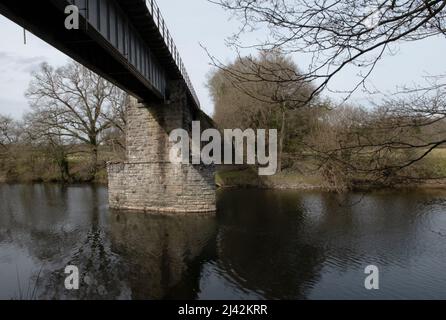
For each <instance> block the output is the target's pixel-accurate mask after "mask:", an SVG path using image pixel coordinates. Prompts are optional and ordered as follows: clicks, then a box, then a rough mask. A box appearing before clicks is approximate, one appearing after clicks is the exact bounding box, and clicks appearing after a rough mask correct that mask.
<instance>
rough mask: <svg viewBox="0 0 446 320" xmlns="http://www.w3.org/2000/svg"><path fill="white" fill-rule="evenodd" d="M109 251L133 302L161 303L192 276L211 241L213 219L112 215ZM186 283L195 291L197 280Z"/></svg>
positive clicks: (113, 212)
mask: <svg viewBox="0 0 446 320" xmlns="http://www.w3.org/2000/svg"><path fill="white" fill-rule="evenodd" d="M110 225H111V240H112V250H113V251H114V252H116V253H117V254H119V255H120V257H121V259H123V260H124V261H125V265H126V267H127V270H126V271H127V278H128V283H129V285H130V287H131V291H132V298H134V299H161V298H163V297H165V296H166V294H167V293H168V292H169V290H171V289H172V288H174V287H175V286H176V285H178V284H179V283H180V282H181V280H182V278H183V277H184V276H185V273H187V272H189V273H192V272H193V270H189V269H188V266H193V265H194V260H199V261H201V259H200V258H199V257H200V256H201V255H206V254H208V252H206V251H209V247H207V246H208V245H209V243H212V242H213V241H211V239H212V238H215V236H216V232H217V228H216V227H217V223H216V218H215V217H212V216H211V217H210V216H209V215H206V216H194V215H192V216H190V215H183V216H157V215H152V214H147V213H135V212H122V211H116V210H114V211H112V216H111V221H110ZM194 280H196V282H195V283H189V285H190V286H191V289H192V291H195V292H196V291H198V289H199V288H198V285H199V283H198V278H196V279H194Z"/></svg>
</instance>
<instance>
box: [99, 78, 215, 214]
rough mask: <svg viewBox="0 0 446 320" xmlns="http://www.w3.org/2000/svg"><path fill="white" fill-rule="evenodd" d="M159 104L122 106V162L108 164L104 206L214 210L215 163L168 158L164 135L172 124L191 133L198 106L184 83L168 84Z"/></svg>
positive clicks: (135, 103)
mask: <svg viewBox="0 0 446 320" xmlns="http://www.w3.org/2000/svg"><path fill="white" fill-rule="evenodd" d="M169 92H170V94H169V100H168V101H167V102H166V103H164V104H151V105H147V104H141V103H138V101H137V100H136V99H134V98H132V97H130V98H129V100H128V103H127V104H128V105H127V130H126V158H127V159H126V161H125V162H123V163H109V164H108V166H107V171H108V194H109V204H110V207H111V208H114V209H127V210H141V211H156V212H164V213H175V212H177V213H189V212H190V213H193V212H196V213H205V212H206V213H212V212H215V210H216V208H215V189H216V187H215V182H214V171H215V170H214V167H213V166H205V165H192V164H173V163H171V162H170V161H169V151H170V147H171V145H172V143H170V142H169V133H170V132H171V131H172V130H174V129H177V128H183V129H186V130H187V131H188V132H189V134H191V124H192V121H194V120H198V117H199V116H198V115H199V112H200V111H199V110H196V109H194V108H193V107H192V106H191V104H190V103H188V98H187V93H186V87H185V86H184V85H183V83H181V82H180V81H178V82H172V83H170V84H169Z"/></svg>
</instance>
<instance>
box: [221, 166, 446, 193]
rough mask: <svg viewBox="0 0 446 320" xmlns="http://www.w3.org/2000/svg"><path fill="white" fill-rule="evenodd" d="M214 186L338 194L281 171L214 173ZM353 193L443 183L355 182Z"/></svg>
mask: <svg viewBox="0 0 446 320" xmlns="http://www.w3.org/2000/svg"><path fill="white" fill-rule="evenodd" d="M215 183H216V185H217V186H218V187H219V188H257V189H279V190H280V189H290V190H315V191H339V189H337V188H336V187H334V186H332V185H330V184H329V183H328V182H327V181H324V179H323V178H322V177H321V176H319V175H318V174H317V173H313V174H311V173H303V172H298V171H296V170H283V171H282V172H280V173H277V174H276V175H274V176H259V175H258V174H257V171H256V169H254V168H249V167H248V168H246V167H245V168H238V169H223V170H219V171H217V173H216V177H215ZM350 188H351V189H352V190H356V191H372V190H376V189H445V190H446V179H444V178H443V179H412V180H407V181H404V182H394V183H389V182H387V183H383V182H372V181H366V180H360V179H356V180H355V181H354V183H353V185H352V186H351V187H350Z"/></svg>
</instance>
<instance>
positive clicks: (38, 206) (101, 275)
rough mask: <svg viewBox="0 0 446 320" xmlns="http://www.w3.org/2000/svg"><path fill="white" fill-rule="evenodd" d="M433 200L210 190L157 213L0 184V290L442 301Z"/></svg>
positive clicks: (53, 189)
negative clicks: (211, 194) (193, 211)
mask: <svg viewBox="0 0 446 320" xmlns="http://www.w3.org/2000/svg"><path fill="white" fill-rule="evenodd" d="M444 199H446V193H444V192H421V191H418V192H392V193H385V192H378V193H370V194H367V195H365V196H364V195H361V194H355V193H351V194H348V195H344V196H340V195H334V194H329V193H318V192H307V193H303V192H297V191H280V192H273V191H259V190H221V191H220V192H219V194H218V212H217V216H216V217H209V216H184V215H180V216H167V217H166V216H159V215H155V214H144V213H134V212H124V211H109V210H108V206H107V190H106V189H105V188H103V187H97V186H87V185H82V186H69V187H64V186H59V185H0V270H1V272H0V284H1V285H0V298H2V299H11V298H12V299H23V298H40V299H172V298H173V299H178V298H183V299H212V298H214V299H217V298H224V299H248V298H251V299H264V298H272V299H313V298H319V299H320V298H322V299H330V298H336V299H351V298H364V299H374V298H397V299H398V298H400V299H406V298H414V299H417V298H421V299H422V298H443V299H444V298H446V276H444V274H443V272H444V269H445V267H446V246H445V242H446V211H445V208H446V204H445V200H444ZM69 264H72V265H76V266H78V267H79V269H80V272H81V286H80V290H78V291H68V290H66V289H65V287H64V279H65V276H66V275H65V274H64V268H65V266H67V265H69ZM369 264H375V265H377V266H378V267H379V268H380V270H381V276H382V278H381V281H380V284H381V289H380V290H379V291H367V290H365V289H364V286H363V282H364V277H365V275H364V268H365V266H366V265H369Z"/></svg>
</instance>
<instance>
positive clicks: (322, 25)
mask: <svg viewBox="0 0 446 320" xmlns="http://www.w3.org/2000/svg"><path fill="white" fill-rule="evenodd" d="M209 1H210V2H213V3H217V4H219V5H221V6H222V7H224V8H225V9H227V10H229V11H230V12H231V13H232V14H233V15H235V16H236V17H237V18H239V19H240V21H241V28H240V30H239V32H238V33H236V34H235V35H234V36H233V38H232V39H230V43H231V44H232V45H233V46H234V47H235V48H236V49H237V50H241V49H244V48H251V49H252V48H256V49H261V50H277V49H280V50H282V52H284V53H285V54H288V53H298V54H300V55H302V56H305V57H306V58H307V59H308V61H311V62H310V64H309V65H308V68H307V69H306V70H305V71H304V72H303V73H297V74H295V75H294V77H293V78H294V79H293V80H294V81H297V82H300V83H302V82H305V81H307V82H313V81H316V82H317V83H318V85H317V86H316V87H315V90H314V91H313V93H312V95H311V97H310V98H312V97H313V96H314V95H317V94H319V93H320V92H322V91H323V90H324V89H325V88H326V87H327V85H328V84H329V82H330V81H331V80H332V79H333V78H334V77H335V76H336V75H337V74H339V73H340V72H341V71H342V70H343V69H345V68H346V67H347V66H350V67H351V66H356V67H357V68H359V69H360V79H359V81H358V83H357V84H356V86H355V87H354V88H346V89H345V93H346V99H347V98H348V97H349V96H350V95H351V93H352V92H353V91H355V90H356V89H357V88H359V87H360V86H363V85H365V80H366V79H367V77H368V76H369V75H370V74H371V73H372V71H373V69H374V68H375V66H376V64H377V63H378V62H379V60H380V59H381V58H382V57H383V56H384V55H386V54H389V53H391V49H392V45H393V44H396V43H402V42H409V41H417V40H421V39H425V38H428V37H434V36H438V35H442V36H444V35H445V34H446V32H445V31H446V26H445V21H446V20H445V18H446V10H445V7H446V1H444V0H401V1H399V0H372V1H369V0H359V1H358V0H333V1H329V0H309V1H294V0H257V1H251V0H209ZM259 29H260V30H266V31H267V32H266V34H267V36H266V37H265V39H263V40H262V41H261V42H260V43H254V44H247V43H244V41H243V37H242V36H243V34H245V33H247V32H251V31H252V32H255V31H257V30H259ZM256 38H258V37H256ZM212 58H213V61H214V63H215V64H216V65H217V66H219V67H221V68H225V65H224V64H222V63H220V62H219V61H218V59H216V58H215V57H212ZM253 70H255V69H253ZM271 71H272V73H275V71H274V70H271ZM233 75H234V76H235V77H238V78H243V79H249V77H246V74H245V73H240V72H234V73H233ZM249 75H250V76H253V77H255V78H256V81H273V82H275V81H277V79H271V80H270V79H268V78H264V77H261V76H259V75H258V74H257V73H255V72H252V73H250V74H249Z"/></svg>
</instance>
